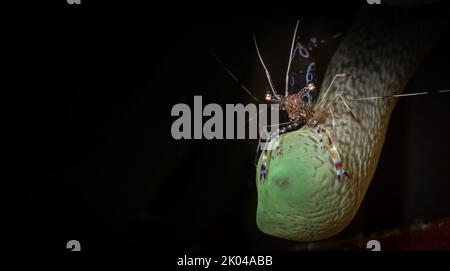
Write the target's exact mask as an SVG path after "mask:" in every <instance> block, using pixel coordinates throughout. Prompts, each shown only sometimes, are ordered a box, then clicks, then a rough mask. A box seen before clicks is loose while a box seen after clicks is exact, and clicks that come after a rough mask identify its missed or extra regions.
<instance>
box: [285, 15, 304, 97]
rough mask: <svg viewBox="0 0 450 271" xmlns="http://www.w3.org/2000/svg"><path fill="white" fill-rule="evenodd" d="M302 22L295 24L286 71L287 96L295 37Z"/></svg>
mask: <svg viewBox="0 0 450 271" xmlns="http://www.w3.org/2000/svg"><path fill="white" fill-rule="evenodd" d="M299 24H300V20H298V21H297V25H296V26H295V30H294V36H293V37H292V44H291V53H290V54H289V63H288V67H287V71H286V94H285V96H286V97H287V96H288V85H289V84H288V83H289V71H290V70H291V62H292V55H293V51H294V44H295V37H296V36H297V29H298V26H299Z"/></svg>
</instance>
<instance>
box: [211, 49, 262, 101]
mask: <svg viewBox="0 0 450 271" xmlns="http://www.w3.org/2000/svg"><path fill="white" fill-rule="evenodd" d="M210 54H211V55H212V56H213V57H214V58H215V59H216V61H217V62H218V63H219V64H220V65H222V67H223V68H224V69H225V71H226V72H227V73H228V75H230V76H231V78H233V79H234V81H236V83H238V84H239V85H240V86H241V88H242V89H243V90H244V91H245V92H247V94H248V95H250V96H251V97H252V98H253V99H254V100H255V101H257V102H258V103H262V102H261V101H260V100H259V99H258V98H256V97H255V95H253V93H252V92H251V91H250V90H248V88H247V87H246V86H245V85H244V84H242V83H241V82H240V81H239V79H237V77H236V76H234V74H233V73H232V72H231V71H230V69H228V68H227V66H225V64H224V63H223V62H222V60H220V58H219V57H218V56H217V55H216V54H215V53H214V52H210Z"/></svg>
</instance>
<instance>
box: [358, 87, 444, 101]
mask: <svg viewBox="0 0 450 271" xmlns="http://www.w3.org/2000/svg"><path fill="white" fill-rule="evenodd" d="M445 92H450V89H445V90H437V91H435V92H430V91H426V92H414V93H405V94H395V95H385V96H373V97H365V98H353V99H349V100H352V101H364V100H375V99H383V98H397V97H407V96H419V95H428V94H433V93H445Z"/></svg>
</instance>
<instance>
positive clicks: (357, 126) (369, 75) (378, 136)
mask: <svg viewBox="0 0 450 271" xmlns="http://www.w3.org/2000/svg"><path fill="white" fill-rule="evenodd" d="M374 22H376V23H374ZM436 25H440V22H439V21H438V19H436V20H430V19H429V18H422V19H417V18H415V19H414V20H410V17H408V15H407V14H406V13H402V12H400V14H397V13H395V11H393V14H391V16H386V15H385V14H384V16H383V15H382V14H379V13H377V12H370V13H366V14H364V15H363V16H361V18H360V19H359V20H358V22H357V23H356V24H354V25H353V26H352V27H351V29H350V30H349V32H348V33H347V34H346V35H345V37H344V39H343V40H342V42H341V44H340V45H339V47H338V49H337V51H336V52H335V54H334V55H333V58H332V60H331V62H330V65H329V67H328V70H327V72H326V74H325V78H324V82H323V84H322V86H321V95H322V94H323V93H324V89H326V87H327V86H328V85H329V83H330V82H331V78H332V77H333V76H334V75H335V74H337V73H343V72H345V73H350V74H351V77H350V78H348V79H344V80H339V81H338V82H337V83H336V84H335V87H334V88H333V89H332V90H331V92H330V94H329V95H328V96H327V97H326V99H325V100H327V101H329V100H331V98H333V97H334V96H335V95H336V94H338V93H341V94H342V95H343V97H344V98H345V99H347V100H350V99H351V98H361V97H368V96H383V95H392V94H398V93H400V92H401V90H403V88H404V87H405V85H406V84H407V82H408V80H409V78H410V77H411V76H412V74H413V73H414V71H415V69H416V67H417V65H418V64H419V63H420V61H421V60H422V59H423V57H424V56H425V55H426V53H427V52H428V51H429V49H430V48H431V46H432V44H433V43H434V41H435V40H436V37H437V34H438V33H439V31H440V29H441V28H439V27H436ZM321 97H322V96H319V100H320V99H321ZM395 103H396V100H395V99H380V100H370V101H363V102H362V101H353V102H351V103H350V106H351V108H352V110H353V112H354V113H355V114H356V115H357V118H358V119H357V120H355V119H353V118H352V117H351V115H350V114H348V111H346V109H345V107H344V106H343V104H342V103H337V104H336V105H335V106H333V111H334V116H335V121H336V128H335V129H333V126H332V120H331V116H328V117H326V118H325V119H323V120H321V121H320V125H321V126H322V127H324V128H326V129H327V130H329V131H330V133H331V134H332V136H333V139H334V141H335V144H336V146H337V148H338V151H339V153H340V156H341V158H342V162H343V166H344V168H346V169H347V170H348V172H349V173H350V175H351V177H350V178H344V179H343V180H341V181H339V180H338V179H337V176H336V173H335V168H334V165H333V162H332V160H331V157H330V154H329V152H328V151H327V150H322V149H320V147H319V143H318V142H319V138H318V136H317V135H316V133H315V131H314V130H313V129H312V128H309V127H303V128H301V129H299V130H297V131H293V132H290V133H287V134H283V135H281V136H280V146H281V153H277V152H276V151H272V152H269V158H268V161H267V177H266V178H265V179H261V176H260V166H261V162H262V157H260V158H259V161H258V164H257V172H256V183H257V189H258V206H257V212H256V223H257V226H258V228H259V229H260V230H261V231H262V232H264V233H266V234H268V235H272V236H276V237H280V238H283V239H288V240H296V241H314V240H322V239H326V238H329V237H332V236H334V235H336V234H338V233H339V232H341V231H342V230H343V229H344V228H345V227H346V226H347V225H348V224H349V223H350V222H351V220H352V219H353V217H354V216H355V215H356V213H357V211H358V209H359V207H360V205H361V203H362V201H363V199H364V196H365V194H366V192H367V189H368V187H369V185H370V182H371V180H372V177H373V175H374V173H375V169H376V166H377V163H378V160H379V157H380V154H381V150H382V147H383V143H384V141H385V136H386V131H387V127H388V124H389V119H390V115H391V113H392V111H393V109H394V106H395ZM324 104H327V103H324ZM320 109H321V108H317V109H316V111H319V110H320Z"/></svg>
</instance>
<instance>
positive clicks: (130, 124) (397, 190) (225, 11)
mask: <svg viewBox="0 0 450 271" xmlns="http://www.w3.org/2000/svg"><path fill="white" fill-rule="evenodd" d="M61 2H63V3H59V4H55V5H51V4H49V3H38V4H36V3H35V4H34V5H33V6H26V7H19V8H14V9H13V10H12V11H13V12H11V14H12V15H13V16H11V17H8V19H6V20H5V21H4V23H3V30H4V31H3V33H5V36H4V41H5V42H4V44H6V49H4V52H5V56H6V60H5V61H4V63H5V64H6V66H7V69H6V72H5V73H4V75H6V76H5V78H6V80H7V82H8V86H9V90H10V91H9V93H10V94H12V95H13V98H12V99H13V102H14V106H15V107H14V109H13V110H12V111H10V113H9V115H8V116H10V120H12V122H13V123H14V124H15V127H17V128H18V129H16V131H17V135H15V137H16V139H18V140H19V142H20V143H19V144H17V145H15V148H16V155H17V156H20V158H21V162H20V166H19V169H18V170H17V171H16V172H15V173H16V174H15V177H14V178H12V179H10V180H11V182H13V183H14V186H15V190H14V191H15V192H17V193H14V200H13V201H12V203H11V207H12V209H13V212H14V227H15V235H14V237H15V244H16V245H17V247H18V248H23V247H27V246H30V244H32V245H33V247H39V248H46V249H56V250H63V249H65V244H66V242H67V241H68V240H71V239H76V240H79V241H80V242H81V243H82V246H83V249H84V250H109V249H144V248H145V249H154V250H173V249H176V250H183V249H202V250H203V249H234V250H236V249H239V250H242V249H244V250H248V249H256V250H259V249H271V250H272V249H288V248H290V247H292V246H293V245H294V242H289V241H284V240H280V239H276V238H272V237H270V236H267V235H264V234H263V233H261V232H259V231H258V229H257V227H256V223H255V211H256V187H255V184H254V178H255V176H254V175H255V169H254V167H253V159H254V150H255V148H256V144H257V142H256V141H244V140H234V141H219V140H212V141H208V140H192V141H176V140H174V139H173V138H172V137H171V134H170V127H171V124H172V122H173V121H174V120H175V118H173V117H171V116H170V111H171V108H172V106H173V105H175V104H177V103H186V104H190V105H192V104H193V96H194V95H202V96H203V103H204V104H207V103H219V104H222V105H224V104H226V103H233V104H235V103H244V104H246V103H249V102H251V100H250V99H249V97H248V96H247V95H246V94H245V93H244V92H243V91H242V90H241V89H240V88H239V86H238V84H236V82H234V81H233V80H232V79H230V77H229V76H227V74H226V73H225V71H224V69H223V68H222V67H221V66H220V65H218V64H217V62H215V60H214V59H213V58H212V57H211V56H210V54H209V53H208V52H209V51H214V52H215V53H216V54H217V55H219V56H220V58H221V59H222V60H223V61H224V62H225V63H226V65H227V66H228V67H229V68H230V69H231V70H232V71H233V72H234V73H235V74H236V75H237V76H238V78H239V79H240V80H242V82H243V83H244V84H246V85H247V86H248V87H249V88H250V89H252V91H253V92H254V93H255V95H257V96H259V97H262V95H263V92H264V90H265V88H266V82H265V79H264V77H263V76H264V74H263V71H262V69H261V67H260V66H259V63H258V62H257V58H256V53H255V49H254V46H253V44H252V33H255V34H256V35H257V37H259V39H260V42H261V50H262V51H264V53H263V54H264V56H265V59H266V64H268V66H270V68H271V71H272V74H273V77H274V80H275V82H277V84H280V83H281V82H283V73H284V68H285V63H287V56H288V50H289V45H290V35H291V33H292V30H293V27H294V26H295V21H296V20H297V19H298V18H301V19H302V22H304V24H303V25H302V30H301V31H302V33H304V35H305V36H310V35H322V36H328V35H332V34H334V33H338V32H345V30H346V29H347V28H348V27H349V26H350V24H351V23H352V21H353V20H354V18H355V15H357V14H358V12H359V11H360V10H361V9H364V8H379V9H381V8H392V7H386V6H384V5H383V7H375V6H370V7H368V5H367V4H366V3H365V1H359V3H353V4H348V3H347V4H345V5H344V4H341V3H339V4H336V3H335V4H334V5H331V4H327V5H325V4H323V3H321V4H317V5H313V4H311V3H300V2H298V3H297V4H292V3H291V4H273V3H272V4H270V5H269V4H266V5H263V4H259V5H253V4H252V5H248V6H242V3H241V4H235V3H226V4H225V3H221V4H217V5H216V4H214V5H213V4H209V5H208V4H197V5H194V4H192V5H190V4H184V5H179V4H175V3H171V4H167V5H165V6H156V5H154V6H152V5H147V6H143V5H140V6H138V5H131V4H125V3H111V2H109V3H101V4H100V3H97V4H95V5H94V4H93V3H92V2H93V1H86V0H85V1H83V0H82V4H81V5H80V6H75V5H73V6H69V5H67V4H66V3H65V2H64V1H61ZM5 10H6V9H5ZM6 11H8V10H6ZM414 12H416V13H417V14H420V12H418V9H417V8H416V9H414ZM449 34H450V32H449V29H446V30H445V32H444V33H443V34H442V35H441V38H440V39H439V41H438V43H437V44H436V46H435V48H434V49H433V51H432V52H431V53H430V55H429V56H428V57H427V59H426V60H425V61H424V62H423V63H422V64H421V66H420V67H419V69H418V71H417V72H416V74H415V75H414V76H413V78H412V80H411V81H410V83H409V85H408V88H407V90H408V91H411V92H412V91H423V90H438V89H449V88H450V83H449V80H448V78H449V76H450V68H449V67H448V59H449V57H450V53H449V52H448V48H450V39H449V38H448V37H449ZM337 46H338V41H336V42H330V43H329V44H327V45H326V46H324V48H322V49H321V55H320V56H319V57H318V64H319V67H320V69H319V76H322V75H323V73H324V71H325V68H326V64H327V60H329V59H330V57H331V56H332V53H333V51H334V50H335V49H336V47H337ZM449 104H450V95H449V94H443V95H431V96H423V97H415V98H405V99H401V100H400V101H399V102H398V105H397V107H396V109H395V111H394V113H393V115H392V120H391V124H390V128H389V131H388V134H387V137H386V143H385V146H384V149H383V153H382V156H381V159H380V162H379V165H378V169H377V172H376V175H375V177H374V179H373V181H372V184H371V186H370V188H369V191H368V193H367V195H366V198H365V200H364V202H363V206H362V207H361V209H360V211H359V213H358V215H357V217H356V218H355V220H354V221H353V222H352V224H351V225H350V226H349V227H348V228H347V229H346V230H345V231H344V232H343V233H342V234H340V235H338V236H336V237H335V239H342V238H346V237H351V236H354V235H355V234H357V233H360V232H363V233H370V232H372V231H380V230H382V229H386V228H392V227H398V226H402V225H407V224H410V223H414V222H415V221H417V220H418V219H419V220H424V221H429V220H433V219H437V218H440V217H444V216H449V214H450V204H449V199H448V197H449V196H450V194H449V193H450V173H449V171H448V169H447V168H448V164H449V158H448V155H449V153H450V152H449V151H450V142H449V138H450V127H449V121H448V119H449V117H450V106H449ZM23 160H24V161H23Z"/></svg>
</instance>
